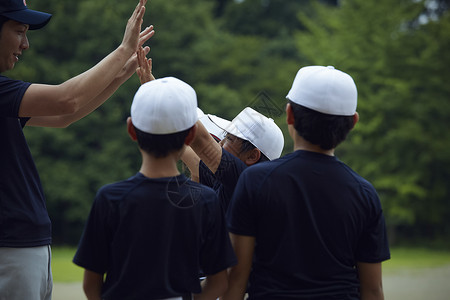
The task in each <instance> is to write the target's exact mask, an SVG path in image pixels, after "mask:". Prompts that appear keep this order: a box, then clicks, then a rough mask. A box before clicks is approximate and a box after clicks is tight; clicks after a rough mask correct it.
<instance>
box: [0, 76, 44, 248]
mask: <svg viewBox="0 0 450 300" xmlns="http://www.w3.org/2000/svg"><path fill="white" fill-rule="evenodd" d="M29 86H30V83H26V82H23V81H19V80H11V79H9V78H7V77H5V76H1V75H0V141H1V146H0V247H32V246H43V245H48V244H50V243H51V222H50V218H49V216H48V213H47V208H46V206H45V198H44V193H43V190H42V185H41V181H40V179H39V175H38V172H37V169H36V166H35V164H34V161H33V158H32V156H31V153H30V150H29V148H28V145H27V142H26V140H25V136H24V134H23V131H22V129H23V127H24V126H25V124H26V122H27V121H28V118H19V117H18V115H19V107H20V103H21V101H22V97H23V95H24V93H25V91H26V90H27V88H28V87H29Z"/></svg>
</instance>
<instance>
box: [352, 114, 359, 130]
mask: <svg viewBox="0 0 450 300" xmlns="http://www.w3.org/2000/svg"><path fill="white" fill-rule="evenodd" d="M358 121H359V114H358V112H355V114H354V115H353V127H355V125H356V123H358ZM353 127H352V128H353Z"/></svg>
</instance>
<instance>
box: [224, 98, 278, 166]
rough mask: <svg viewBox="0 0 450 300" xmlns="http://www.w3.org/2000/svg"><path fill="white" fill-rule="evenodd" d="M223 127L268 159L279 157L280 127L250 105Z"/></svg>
mask: <svg viewBox="0 0 450 300" xmlns="http://www.w3.org/2000/svg"><path fill="white" fill-rule="evenodd" d="M224 129H225V130H226V131H227V132H228V133H231V134H232V135H235V136H237V137H239V138H241V139H243V140H246V141H249V142H250V143H252V144H253V145H254V146H255V147H256V148H258V149H259V150H260V151H261V152H262V153H263V154H264V155H265V156H267V158H268V159H270V160H274V159H277V158H279V157H280V155H281V152H282V151H283V147H284V137H283V133H282V132H281V129H280V128H279V127H278V126H277V124H275V122H274V121H273V120H272V119H270V118H267V117H266V116H264V115H262V114H261V113H259V112H257V111H256V110H254V109H252V108H250V107H246V108H244V110H242V111H241V112H240V113H239V114H238V115H237V116H236V117H235V118H234V119H233V120H232V121H231V123H230V124H229V125H228V126H227V127H225V128H224Z"/></svg>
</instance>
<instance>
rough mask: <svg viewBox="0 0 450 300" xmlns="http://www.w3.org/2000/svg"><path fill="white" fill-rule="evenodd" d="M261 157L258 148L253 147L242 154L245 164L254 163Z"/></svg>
mask: <svg viewBox="0 0 450 300" xmlns="http://www.w3.org/2000/svg"><path fill="white" fill-rule="evenodd" d="M260 158H261V151H260V150H259V149H258V148H253V149H252V150H249V151H247V152H246V153H245V154H244V163H245V164H246V165H247V166H251V165H254V164H256V163H257V162H258V161H259V159H260Z"/></svg>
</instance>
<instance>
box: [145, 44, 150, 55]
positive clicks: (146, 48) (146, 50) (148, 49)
mask: <svg viewBox="0 0 450 300" xmlns="http://www.w3.org/2000/svg"><path fill="white" fill-rule="evenodd" d="M149 52H150V47H149V46H145V47H144V54H145V55H147V54H148V53H149Z"/></svg>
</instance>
